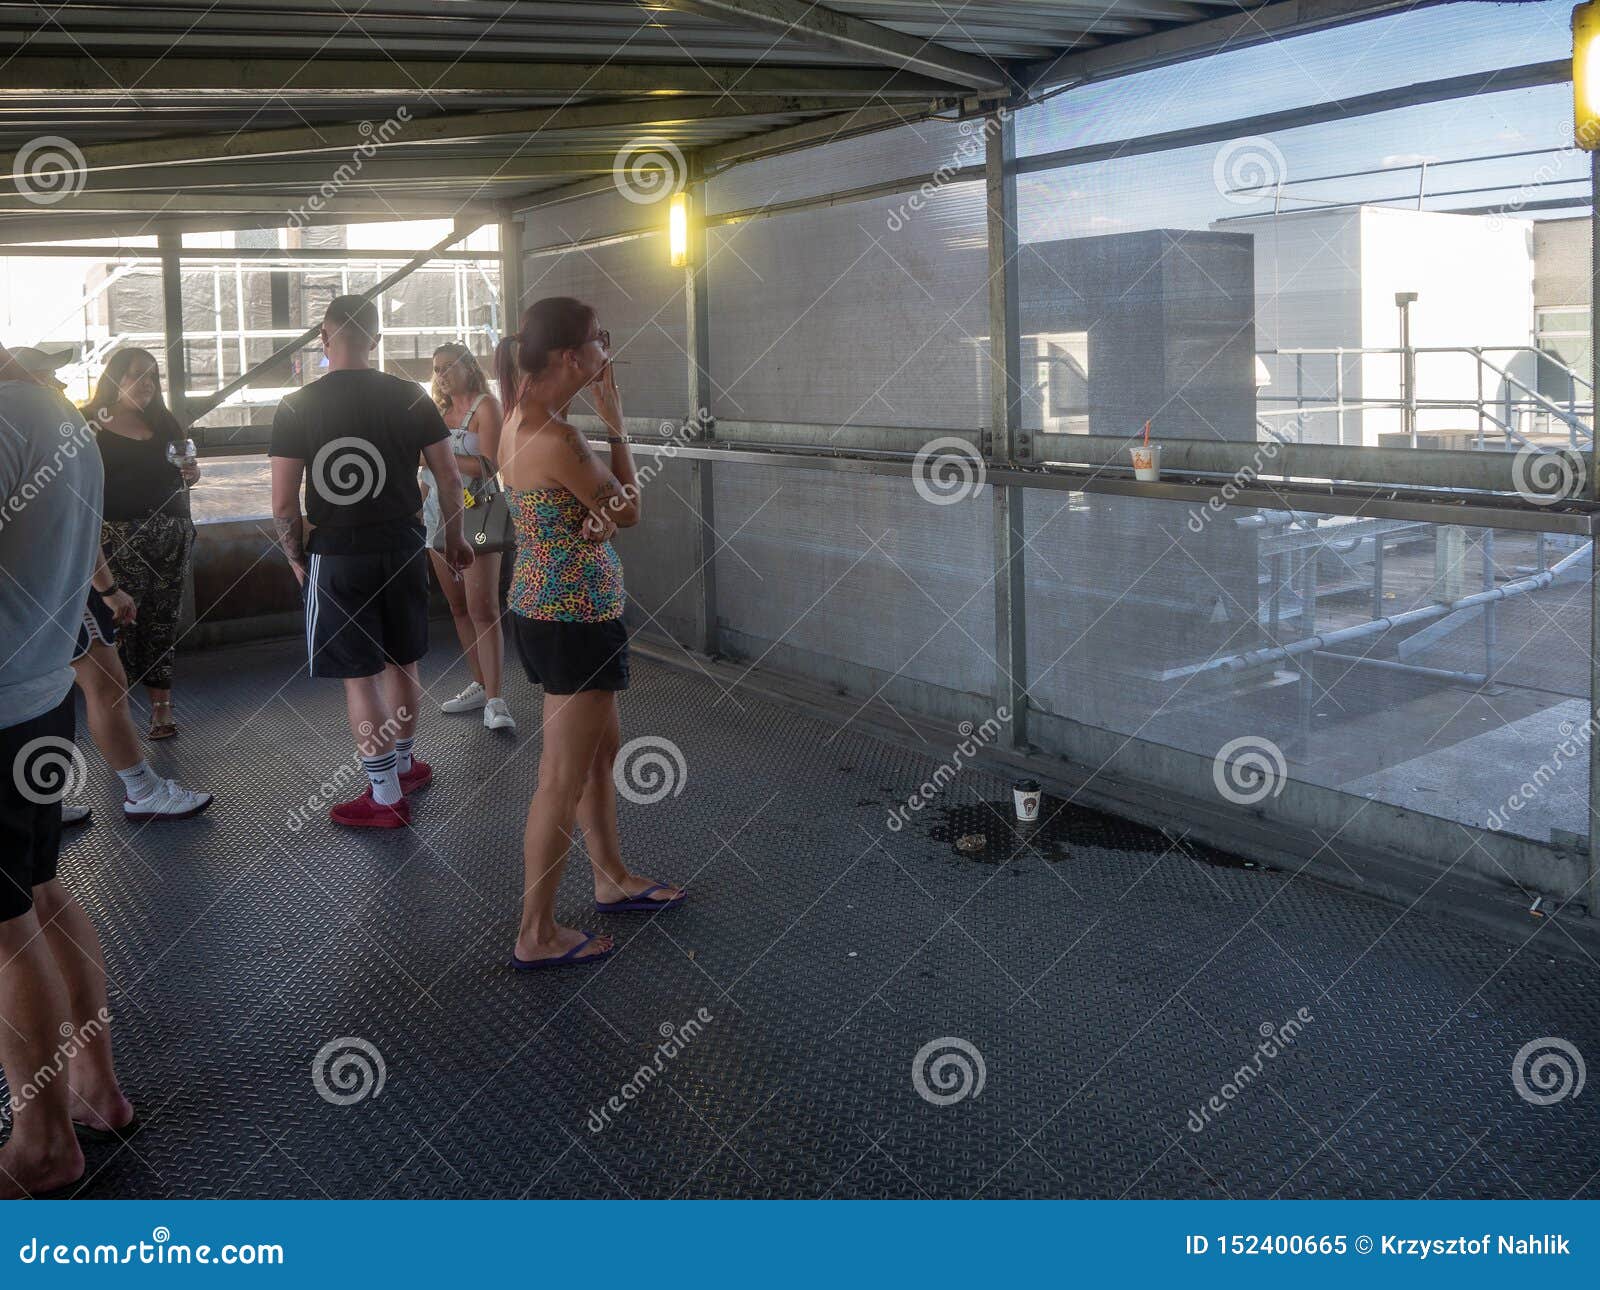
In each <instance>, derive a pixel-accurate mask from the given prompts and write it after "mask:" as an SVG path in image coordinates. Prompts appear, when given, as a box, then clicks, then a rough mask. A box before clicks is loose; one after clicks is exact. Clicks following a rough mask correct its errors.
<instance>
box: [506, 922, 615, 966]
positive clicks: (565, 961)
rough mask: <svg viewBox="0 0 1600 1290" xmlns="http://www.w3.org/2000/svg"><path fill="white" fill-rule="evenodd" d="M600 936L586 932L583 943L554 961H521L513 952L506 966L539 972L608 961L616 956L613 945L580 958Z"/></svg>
mask: <svg viewBox="0 0 1600 1290" xmlns="http://www.w3.org/2000/svg"><path fill="white" fill-rule="evenodd" d="M598 935H600V933H599V932H585V933H584V934H583V939H582V940H581V941H579V942H578V943H577V944H576V945H574V946H573V947H572V948H571V949H570V950H568V951H567V952H566V953H565V954H561V955H558V956H557V957H555V958H553V959H519V958H518V957H517V956H516V954H515V953H514V952H513V954H512V955H511V962H510V963H508V964H507V965H506V966H508V967H512V968H515V969H516V970H517V971H518V972H538V971H540V970H541V969H543V968H558V967H578V966H586V965H588V964H590V963H598V962H600V961H601V960H602V959H608V958H610V957H611V956H612V955H613V954H615V953H616V952H617V947H616V946H615V945H613V946H612V947H611V948H610V949H609V950H602V951H601V952H600V953H599V954H585V955H584V956H583V957H582V958H579V957H578V955H580V954H583V951H584V949H585V948H586V947H587V946H588V944H589V942H590V941H592V940H594V938H595V937H596V936H598Z"/></svg>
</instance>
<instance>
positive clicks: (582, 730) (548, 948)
mask: <svg viewBox="0 0 1600 1290" xmlns="http://www.w3.org/2000/svg"><path fill="white" fill-rule="evenodd" d="M615 710H616V701H615V698H614V696H613V695H612V694H610V693H609V692H607V691H604V690H588V691H585V692H584V693H582V694H547V695H545V696H544V751H543V752H542V753H541V754H540V757H539V787H538V789H537V790H536V791H535V792H534V795H533V801H532V802H530V803H529V804H528V823H527V827H526V828H525V829H524V830H523V834H522V862H523V889H522V924H521V926H520V928H519V929H518V931H517V944H516V951H515V952H516V956H517V957H518V958H519V959H527V960H531V959H543V958H558V957H560V956H561V955H563V954H566V953H567V952H569V951H570V950H572V949H573V948H574V947H576V946H578V945H579V944H581V943H582V941H583V936H584V934H583V933H582V932H580V931H579V930H578V929H577V928H575V927H562V926H561V925H560V924H558V923H557V922H556V915H555V910H556V888H557V887H559V886H560V884H561V871H562V869H563V868H565V866H566V860H567V851H568V849H569V848H570V847H571V845H572V832H573V829H574V828H575V827H576V824H577V818H578V802H579V799H580V798H581V797H582V796H583V791H584V786H585V784H586V783H587V781H588V778H589V772H590V768H591V766H592V765H593V763H594V756H595V751H596V749H597V748H598V747H599V746H600V743H601V740H602V739H603V738H605V735H606V731H607V730H608V728H609V726H610V722H611V718H612V717H613V716H614V714H615ZM610 948H611V938H610V937H609V936H597V937H595V938H594V939H593V940H592V941H590V942H589V944H588V946H587V948H586V950H585V952H584V953H583V954H581V955H579V957H580V958H587V957H589V955H591V954H600V953H603V952H605V951H606V950H608V949H610Z"/></svg>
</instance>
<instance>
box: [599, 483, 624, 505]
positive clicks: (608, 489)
mask: <svg viewBox="0 0 1600 1290" xmlns="http://www.w3.org/2000/svg"><path fill="white" fill-rule="evenodd" d="M621 496H622V490H621V489H619V488H618V487H617V481H616V480H614V479H608V480H606V482H605V483H603V484H601V485H600V487H599V488H597V489H596V490H595V494H594V503H593V504H594V506H596V507H601V506H605V505H607V504H609V503H610V502H612V501H613V500H615V499H617V498H620V497H621Z"/></svg>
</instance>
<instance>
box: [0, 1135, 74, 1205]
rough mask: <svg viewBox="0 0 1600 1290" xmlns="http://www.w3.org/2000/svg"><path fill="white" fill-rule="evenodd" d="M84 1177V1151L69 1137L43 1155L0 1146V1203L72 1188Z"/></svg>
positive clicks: (11, 1146)
mask: <svg viewBox="0 0 1600 1290" xmlns="http://www.w3.org/2000/svg"><path fill="white" fill-rule="evenodd" d="M82 1177H83V1152H82V1151H81V1150H80V1149H79V1147H78V1143H77V1141H76V1140H75V1139H73V1138H72V1137H70V1136H69V1137H68V1138H66V1139H65V1140H64V1141H62V1142H61V1143H60V1144H59V1145H57V1146H56V1147H54V1148H51V1149H48V1150H46V1151H45V1152H44V1153H43V1154H41V1153H39V1152H37V1151H30V1152H28V1153H27V1154H23V1153H22V1152H21V1151H19V1150H17V1146H16V1142H15V1140H13V1141H11V1142H8V1143H6V1145H5V1146H3V1147H0V1200H28V1199H31V1198H32V1197H34V1196H42V1195H46V1194H48V1193H50V1192H53V1191H59V1190H60V1189H61V1188H62V1187H68V1186H71V1185H72V1184H73V1183H75V1182H77V1181H78V1179H80V1178H82Z"/></svg>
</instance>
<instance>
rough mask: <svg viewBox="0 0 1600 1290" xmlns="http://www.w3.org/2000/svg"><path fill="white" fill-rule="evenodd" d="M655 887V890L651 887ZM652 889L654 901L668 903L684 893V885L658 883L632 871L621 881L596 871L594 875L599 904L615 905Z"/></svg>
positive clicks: (595, 891) (651, 893) (595, 896)
mask: <svg viewBox="0 0 1600 1290" xmlns="http://www.w3.org/2000/svg"><path fill="white" fill-rule="evenodd" d="M652 887H655V888H656V890H655V891H650V888H652ZM647 891H650V900H651V902H652V903H659V904H663V905H664V904H666V903H667V902H668V901H671V900H676V899H677V898H678V897H679V896H681V895H683V888H682V887H674V886H671V885H670V884H667V883H658V882H657V881H656V880H655V879H654V878H642V877H640V876H639V875H638V874H636V873H630V874H629V875H628V876H627V877H626V878H624V879H623V880H622V881H621V882H620V883H617V882H612V881H611V879H609V878H607V877H605V876H603V875H602V874H600V873H598V872H597V873H596V874H595V876H594V899H595V903H596V904H599V905H614V904H616V903H617V901H619V900H633V899H635V898H636V897H638V896H640V895H642V894H643V893H644V892H647Z"/></svg>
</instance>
